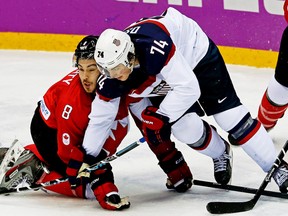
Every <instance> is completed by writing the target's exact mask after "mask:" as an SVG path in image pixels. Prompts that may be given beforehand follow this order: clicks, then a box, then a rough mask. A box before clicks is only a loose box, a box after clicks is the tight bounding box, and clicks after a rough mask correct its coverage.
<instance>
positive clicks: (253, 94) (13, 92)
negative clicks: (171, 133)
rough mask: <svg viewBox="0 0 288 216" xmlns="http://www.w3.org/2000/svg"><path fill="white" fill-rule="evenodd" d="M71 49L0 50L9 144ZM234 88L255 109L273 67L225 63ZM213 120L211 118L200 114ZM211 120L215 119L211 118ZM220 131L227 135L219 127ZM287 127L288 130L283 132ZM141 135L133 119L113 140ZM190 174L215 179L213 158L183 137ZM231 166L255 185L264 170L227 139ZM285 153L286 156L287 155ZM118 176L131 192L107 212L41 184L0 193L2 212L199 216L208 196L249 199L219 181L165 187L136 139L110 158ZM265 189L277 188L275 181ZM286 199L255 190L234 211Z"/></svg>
mask: <svg viewBox="0 0 288 216" xmlns="http://www.w3.org/2000/svg"><path fill="white" fill-rule="evenodd" d="M71 64H72V53H52V52H31V51H3V50H2V51H0V66H1V71H0V98H1V99H0V143H1V145H2V146H9V145H10V144H11V143H12V141H13V140H14V139H15V138H17V139H19V141H20V142H21V143H23V144H24V145H25V144H29V143H31V142H32V139H31V137H30V132H29V125H30V120H31V118H32V115H33V112H34V109H35V107H36V103H37V101H38V99H39V98H40V97H41V96H42V95H43V94H44V93H45V92H46V90H47V89H48V88H49V87H50V86H51V85H52V84H53V83H55V82H56V81H58V80H59V79H61V78H62V77H63V76H64V75H66V74H67V73H69V72H70V71H71V70H72V67H71ZM228 69H229V71H230V74H231V78H232V80H233V82H234V86H235V88H236V91H237V92H238V95H239V97H240V98H241V101H242V103H243V104H245V105H246V106H247V107H248V109H249V110H250V111H251V114H252V115H253V117H255V116H256V114H257V108H258V104H259V102H260V100H261V97H262V94H263V92H264V90H265V88H266V86H267V84H268V82H269V80H270V78H271V77H272V75H273V70H272V69H265V68H253V67H245V66H232V65H228ZM205 119H206V120H207V121H208V122H209V123H212V124H214V121H213V119H211V118H205ZM287 125H288V114H287V115H286V116H284V117H283V118H282V119H281V120H280V121H279V122H278V125H277V126H276V128H275V129H274V130H272V131H271V132H270V135H271V136H272V138H273V140H274V142H275V146H276V148H277V150H280V148H281V147H282V146H283V144H284V142H285V141H286V139H288V133H287ZM216 127H217V126H216ZM218 131H219V132H220V134H221V135H223V137H225V138H227V135H226V134H225V133H223V132H222V131H221V130H220V129H219V128H218ZM286 133H287V134H286ZM140 137H141V135H140V133H139V132H138V130H137V129H136V128H135V126H134V124H133V123H132V126H131V129H130V133H129V134H128V136H127V137H126V138H125V140H124V141H123V143H122V144H121V145H120V147H119V148H122V147H124V146H126V145H127V144H129V143H131V142H133V141H135V140H137V139H138V138H140ZM176 145H177V148H178V149H180V150H181V151H182V153H183V154H184V157H185V158H186V161H187V162H188V164H189V166H190V168H191V171H192V172H193V175H194V178H195V179H201V180H206V181H214V178H213V164H212V160H211V159H210V158H208V157H206V156H204V155H201V154H199V153H197V152H195V151H193V150H192V149H190V148H189V147H187V146H186V145H185V144H183V143H180V142H176ZM232 148H233V151H234V166H233V179H232V183H233V184H235V185H241V186H247V187H254V188H258V187H259V185H260V184H261V182H262V180H263V178H264V177H265V173H263V171H262V170H261V169H260V168H259V167H258V166H257V165H256V163H255V162H254V161H252V160H251V159H250V158H249V157H248V156H247V155H246V154H245V152H244V151H243V150H242V149H241V148H237V147H234V146H233V147H232ZM285 158H286V159H287V156H286V157H285ZM111 164H112V166H113V169H114V175H115V181H116V184H117V186H118V188H119V190H120V194H121V195H122V196H129V199H130V201H131V207H130V209H127V210H125V211H122V212H111V211H106V210H103V209H101V207H100V206H99V204H98V202H97V201H89V200H81V199H77V198H69V197H64V196H61V195H57V194H52V193H50V194H46V193H44V192H43V191H37V192H33V191H30V192H24V193H23V192H22V193H18V194H13V195H10V196H0V214H1V216H6V215H7V216H8V215H12V216H14V215H18V216H24V215H27V216H31V215H32V216H34V215H35V216H39V215H41V216H46V215H47V216H48V215H49V216H50V215H54V216H57V215H61V216H66V215H67V216H82V215H83V216H84V215H85V216H92V215H95V216H106V215H107V216H108V215H109V216H111V215H125V216H142V215H143V216H168V215H169V216H170V215H171V216H176V215H177V216H202V215H210V214H209V213H208V212H207V211H206V204H207V203H208V202H210V201H247V200H249V199H251V198H252V197H253V194H244V193H239V192H231V191H230V192H228V191H224V190H221V189H212V188H207V187H200V186H193V187H192V188H191V190H189V191H188V192H187V193H184V194H179V193H176V192H173V191H168V190H167V189H166V187H165V179H166V176H165V175H164V173H163V172H162V170H161V169H160V168H159V166H158V165H157V161H156V159H155V156H154V155H153V154H152V152H150V150H149V149H148V147H147V146H146V145H143V146H139V147H137V148H136V149H134V150H133V151H131V152H129V153H127V154H126V155H124V156H123V157H121V158H119V159H117V160H116V161H113V162H112V163H111ZM267 189H269V190H275V191H278V188H277V186H276V184H275V183H274V181H272V182H271V183H270V184H269V185H268V187H267ZM287 207H288V200H284V199H279V198H271V197H265V196H262V197H260V200H259V201H258V203H257V204H256V206H255V207H254V209H253V210H251V211H249V212H245V213H238V214H235V215H239V216H240V215H255V216H256V215H257V216H259V215H262V216H266V215H269V216H284V215H287Z"/></svg>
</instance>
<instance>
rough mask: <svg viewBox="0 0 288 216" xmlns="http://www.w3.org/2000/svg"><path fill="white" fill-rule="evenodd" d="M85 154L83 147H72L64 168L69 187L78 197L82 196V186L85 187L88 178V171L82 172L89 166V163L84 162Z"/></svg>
mask: <svg viewBox="0 0 288 216" xmlns="http://www.w3.org/2000/svg"><path fill="white" fill-rule="evenodd" d="M85 156H86V153H85V151H84V149H80V148H77V147H74V148H73V149H72V151H71V152H70V160H69V162H68V166H67V169H66V174H67V176H68V180H69V183H70V186H71V189H72V190H73V191H75V192H76V195H77V196H80V197H84V194H83V193H84V192H85V191H83V190H82V188H85V185H86V184H87V183H88V182H89V178H90V172H88V171H84V172H83V170H85V169H86V168H87V167H89V164H88V163H85V162H84V159H85Z"/></svg>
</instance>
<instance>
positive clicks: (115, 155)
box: [0, 138, 145, 195]
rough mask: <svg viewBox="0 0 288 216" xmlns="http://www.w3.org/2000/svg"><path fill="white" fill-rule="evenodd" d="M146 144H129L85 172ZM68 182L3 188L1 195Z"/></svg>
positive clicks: (141, 140)
mask: <svg viewBox="0 0 288 216" xmlns="http://www.w3.org/2000/svg"><path fill="white" fill-rule="evenodd" d="M144 142H145V139H144V138H141V139H139V140H137V141H135V142H133V143H131V144H129V145H128V146H126V147H125V148H123V149H121V150H119V151H117V152H116V153H115V154H114V155H111V156H110V157H107V158H105V159H104V160H102V161H100V162H98V163H95V164H93V165H91V166H90V167H88V168H86V169H85V170H83V171H92V170H96V169H99V168H100V167H102V166H103V165H104V164H106V163H109V162H111V161H113V160H115V159H117V158H118V157H120V156H122V155H124V154H126V153H127V152H129V151H131V150H132V149H134V148H136V147H137V146H139V145H140V144H142V143H144ZM83 171H82V172H83ZM66 181H68V178H67V177H63V178H59V179H54V180H51V181H47V182H43V183H40V184H33V185H31V186H30V187H21V188H11V189H6V188H1V187H0V195H8V194H10V193H15V192H22V191H29V190H38V189H41V188H44V187H49V186H53V185H56V184H60V183H63V182H66Z"/></svg>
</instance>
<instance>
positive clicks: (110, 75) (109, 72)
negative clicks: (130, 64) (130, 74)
mask: <svg viewBox="0 0 288 216" xmlns="http://www.w3.org/2000/svg"><path fill="white" fill-rule="evenodd" d="M97 67H98V70H99V71H100V73H101V74H102V75H104V76H106V77H107V78H110V79H111V78H113V77H115V75H117V74H118V73H119V72H120V71H121V70H123V68H124V67H126V66H125V65H124V64H122V63H120V64H118V65H117V66H116V67H113V68H111V69H107V68H104V67H102V66H101V65H100V64H97Z"/></svg>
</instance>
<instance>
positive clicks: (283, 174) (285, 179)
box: [273, 161, 288, 193]
mask: <svg viewBox="0 0 288 216" xmlns="http://www.w3.org/2000/svg"><path fill="white" fill-rule="evenodd" d="M273 179H274V180H275V182H276V184H277V185H278V186H279V190H280V191H281V193H287V192H288V190H287V188H288V164H287V163H286V162H285V161H282V164H281V165H280V166H279V167H278V169H277V170H276V172H275V173H274V175H273Z"/></svg>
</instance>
